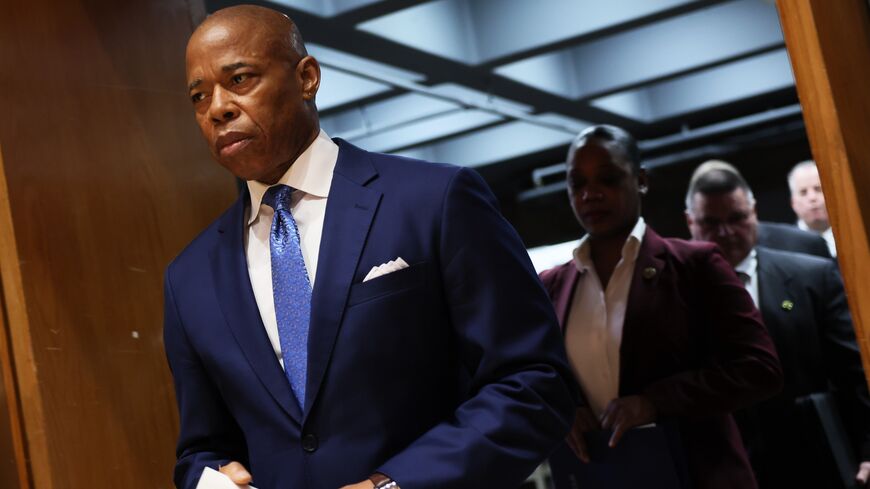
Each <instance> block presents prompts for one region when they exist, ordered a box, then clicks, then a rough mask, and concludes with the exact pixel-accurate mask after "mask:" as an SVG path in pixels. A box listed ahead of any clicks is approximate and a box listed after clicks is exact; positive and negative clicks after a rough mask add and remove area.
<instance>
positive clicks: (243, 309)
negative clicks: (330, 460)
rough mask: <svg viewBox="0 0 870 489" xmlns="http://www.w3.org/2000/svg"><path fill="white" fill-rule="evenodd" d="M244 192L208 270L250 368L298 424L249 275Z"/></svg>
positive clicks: (295, 406)
mask: <svg viewBox="0 0 870 489" xmlns="http://www.w3.org/2000/svg"><path fill="white" fill-rule="evenodd" d="M248 199H249V197H248V193H247V191H245V192H242V194H241V196H240V197H239V200H238V201H237V202H236V204H235V205H234V206H233V208H232V209H231V211H230V212H228V213H227V214H226V215H225V216H224V217H223V219H222V221H221V223H220V225H219V226H218V233H219V234H218V241H217V244H216V245H215V248H214V249H213V250H212V253H211V269H212V276H213V278H214V283H215V290H216V291H217V296H218V302H219V304H220V308H221V311H222V312H223V314H224V317H225V318H226V321H227V324H228V325H229V327H230V330H231V331H232V334H233V336H234V337H235V339H236V342H237V343H238V344H239V347H240V348H241V349H242V352H243V353H244V355H245V358H246V359H247V360H248V363H250V365H251V368H252V369H253V370H254V373H256V375H257V377H259V379H260V381H261V382H262V383H263V385H264V386H265V387H266V390H268V391H269V393H270V394H271V395H272V397H273V398H274V399H275V401H276V402H277V403H278V404H279V405H280V406H281V407H282V408H283V409H284V411H286V412H287V414H289V415H290V416H291V417H292V418H293V419H294V420H296V421H297V422H299V423H301V421H302V412H301V410H300V409H299V405H298V403H297V402H296V399H295V398H294V396H293V393H292V391H291V390H290V383H289V382H288V381H287V378H286V377H285V376H284V371H283V370H282V369H281V365H280V364H279V363H278V359H277V358H276V357H275V352H274V350H273V349H272V344H271V343H270V342H269V337H268V335H267V334H266V329H265V327H264V326H263V320H262V318H261V317H260V310H259V309H258V307H257V302H256V299H255V298H254V292H253V289H252V288H251V280H250V276H249V275H248V265H247V259H246V257H245V247H244V238H243V234H242V233H243V232H244V230H245V226H244V215H245V204H246V202H247V200H248Z"/></svg>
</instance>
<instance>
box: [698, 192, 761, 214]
mask: <svg viewBox="0 0 870 489" xmlns="http://www.w3.org/2000/svg"><path fill="white" fill-rule="evenodd" d="M693 201H694V203H695V211H696V212H699V213H701V214H708V215H724V214H730V213H732V212H749V211H750V210H752V207H751V206H750V205H749V199H748V198H747V196H746V192H745V191H744V190H743V189H742V188H736V189H734V190H732V191H731V192H718V193H713V194H708V195H704V194H702V193H701V192H697V193H695V195H694V197H693Z"/></svg>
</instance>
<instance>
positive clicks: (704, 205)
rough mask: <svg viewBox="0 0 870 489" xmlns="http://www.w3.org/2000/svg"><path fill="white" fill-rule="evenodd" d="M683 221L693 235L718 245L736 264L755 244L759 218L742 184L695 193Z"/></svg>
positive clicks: (695, 238) (729, 259) (730, 261)
mask: <svg viewBox="0 0 870 489" xmlns="http://www.w3.org/2000/svg"><path fill="white" fill-rule="evenodd" d="M686 221H687V223H688V225H689V232H690V233H692V239H694V240H699V241H712V242H713V243H716V244H717V245H719V248H720V249H722V253H724V254H725V259H726V260H728V263H730V264H731V265H732V266H737V264H739V263H740V262H741V261H743V259H744V258H746V257H747V256H748V255H749V252H750V251H752V248H754V247H755V242H756V239H757V236H758V218H757V216H756V214H755V206H753V205H752V204H750V202H749V198H748V196H747V195H746V192H745V191H744V190H743V189H742V188H737V189H734V191H732V192H726V193H718V194H710V195H704V194H702V193H700V192H697V193H695V195H693V196H692V209H691V211H690V212H687V213H686Z"/></svg>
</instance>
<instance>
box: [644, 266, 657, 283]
mask: <svg viewBox="0 0 870 489" xmlns="http://www.w3.org/2000/svg"><path fill="white" fill-rule="evenodd" d="M655 276H656V269H655V268H653V267H647V268H644V269H643V278H645V279H647V280H650V279H652V278H653V277H655Z"/></svg>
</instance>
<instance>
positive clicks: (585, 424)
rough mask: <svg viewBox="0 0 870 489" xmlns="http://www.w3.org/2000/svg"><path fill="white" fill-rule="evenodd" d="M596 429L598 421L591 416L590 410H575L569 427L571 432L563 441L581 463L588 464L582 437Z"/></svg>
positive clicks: (587, 455) (585, 408)
mask: <svg viewBox="0 0 870 489" xmlns="http://www.w3.org/2000/svg"><path fill="white" fill-rule="evenodd" d="M598 428H599V426H598V421H596V420H595V415H594V414H592V410H591V409H589V408H588V407H581V408H578V409H577V413H576V414H575V415H574V425H573V426H571V431H570V432H569V433H568V438H566V439H565V441H566V442H568V446H569V447H571V450H573V451H574V454H575V455H577V458H579V459H580V460H582V461H583V463H587V464H588V463H589V450H588V449H587V448H586V438H584V436H583V435H584V434H586V432H588V431H593V430H597V429H598Z"/></svg>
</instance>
